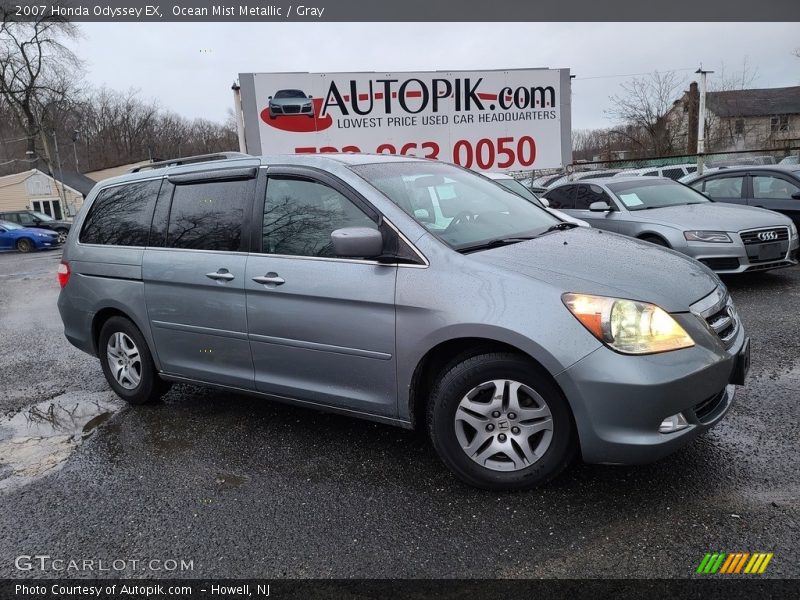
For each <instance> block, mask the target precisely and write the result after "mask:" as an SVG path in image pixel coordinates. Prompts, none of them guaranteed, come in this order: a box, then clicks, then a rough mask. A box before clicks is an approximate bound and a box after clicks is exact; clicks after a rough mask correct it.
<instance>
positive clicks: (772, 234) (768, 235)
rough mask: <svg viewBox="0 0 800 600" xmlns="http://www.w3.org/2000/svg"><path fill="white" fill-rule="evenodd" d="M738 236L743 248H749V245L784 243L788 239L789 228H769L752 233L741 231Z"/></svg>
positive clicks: (755, 230)
mask: <svg viewBox="0 0 800 600" xmlns="http://www.w3.org/2000/svg"><path fill="white" fill-rule="evenodd" d="M739 235H740V236H741V238H742V242H743V243H744V245H745V246H750V245H751V244H770V243H774V242H785V241H787V240H788V239H789V228H788V227H770V228H767V229H754V230H752V231H742V232H740V233H739Z"/></svg>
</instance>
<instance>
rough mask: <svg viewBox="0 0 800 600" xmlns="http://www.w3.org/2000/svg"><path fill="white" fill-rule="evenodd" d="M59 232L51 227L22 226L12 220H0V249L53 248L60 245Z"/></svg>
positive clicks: (24, 250) (26, 250)
mask: <svg viewBox="0 0 800 600" xmlns="http://www.w3.org/2000/svg"><path fill="white" fill-rule="evenodd" d="M60 245H61V244H60V243H59V241H58V233H56V232H55V231H50V230H49V229H38V228H36V227H22V226H20V225H17V224H16V223H12V222H10V221H0V251H3V250H17V251H19V252H30V251H31V250H51V249H53V248H57V247H59V246H60Z"/></svg>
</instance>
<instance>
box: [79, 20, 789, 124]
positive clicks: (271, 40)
mask: <svg viewBox="0 0 800 600" xmlns="http://www.w3.org/2000/svg"><path fill="white" fill-rule="evenodd" d="M81 29H82V31H83V34H84V38H83V39H82V40H81V41H80V42H79V43H78V44H77V46H76V51H77V53H78V55H79V56H80V57H81V58H83V59H84V60H85V61H86V63H87V68H88V75H87V81H88V83H89V84H90V85H96V86H100V85H107V86H108V87H110V88H114V89H119V90H124V89H128V88H131V87H133V88H138V89H139V90H141V93H142V96H143V97H145V98H152V99H156V100H157V101H158V102H159V104H160V105H161V106H162V107H164V108H167V109H170V110H174V111H176V112H178V113H180V114H182V115H184V116H186V117H205V118H208V119H212V120H223V119H225V118H226V115H227V112H228V109H229V108H230V107H231V106H232V99H231V91H230V86H231V83H232V82H233V81H234V79H236V76H237V74H238V73H240V72H242V73H246V72H272V71H311V72H320V71H322V72H325V71H385V72H391V71H430V70H448V69H466V70H469V69H506V68H525V67H551V68H557V67H568V68H570V69H571V70H572V73H573V74H574V75H575V76H576V79H575V80H574V82H573V105H572V110H573V127H574V128H589V127H608V126H610V125H611V124H612V123H611V121H610V120H609V119H608V117H607V116H606V115H605V114H604V110H605V109H607V108H608V105H609V102H608V98H609V96H610V95H612V94H614V93H618V92H619V86H620V84H621V83H623V82H624V81H626V79H630V77H622V75H631V74H640V73H647V72H652V71H653V70H660V71H670V70H674V71H678V74H679V75H680V76H681V77H685V79H686V83H687V85H688V82H689V81H690V80H691V79H692V77H693V76H694V75H693V71H694V70H695V69H696V68H697V67H698V66H699V64H700V63H701V62H702V63H703V66H704V67H706V68H711V69H716V70H720V69H721V68H722V67H723V66H724V67H725V69H726V71H727V72H728V73H733V72H736V71H741V67H742V62H743V61H744V60H745V59H747V61H748V63H749V64H750V65H751V66H752V67H753V68H754V69H756V70H757V76H756V78H755V80H754V82H753V87H781V86H790V85H800V59H798V58H796V57H795V56H793V54H792V51H793V49H795V48H797V47H800V29H798V26H797V23H711V24H709V23H497V24H493V23H492V24H489V23H487V24H484V23H367V24H361V23H312V24H305V23H285V24H282V23H277V24H276V23H258V24H249V23H248V24H219V23H208V24H184V23H164V24H122V23H84V24H81ZM201 50H202V51H203V52H201ZM711 77H712V78H713V77H714V75H712V76H711ZM711 82H712V83H713V80H711Z"/></svg>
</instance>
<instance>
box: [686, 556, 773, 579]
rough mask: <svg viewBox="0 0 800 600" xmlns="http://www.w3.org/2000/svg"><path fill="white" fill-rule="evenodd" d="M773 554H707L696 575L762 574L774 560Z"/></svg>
mask: <svg viewBox="0 0 800 600" xmlns="http://www.w3.org/2000/svg"><path fill="white" fill-rule="evenodd" d="M772 556H773V554H772V552H754V553H752V554H751V553H750V552H731V553H727V554H726V553H725V552H713V553H711V552H707V553H706V555H705V556H704V557H703V560H701V561H700V566H698V567H697V571H696V573H698V574H701V575H714V574H715V573H721V574H724V575H739V574H742V573H745V574H752V575H755V574H761V573H763V572H764V571H766V569H767V565H768V564H769V562H770V561H771V560H772Z"/></svg>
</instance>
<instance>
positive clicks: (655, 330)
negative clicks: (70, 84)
mask: <svg viewBox="0 0 800 600" xmlns="http://www.w3.org/2000/svg"><path fill="white" fill-rule="evenodd" d="M215 158H218V159H220V158H221V160H211V159H208V160H205V159H201V160H195V161H172V162H170V163H167V164H162V165H159V164H156V165H152V166H151V168H149V169H143V170H139V171H138V172H135V173H130V174H128V175H125V176H123V177H119V178H115V179H110V180H107V181H104V182H102V183H100V184H98V185H97V186H96V187H95V189H94V190H93V191H92V193H91V194H90V195H89V197H88V198H87V200H86V202H85V203H84V205H83V207H82V208H81V211H80V214H79V215H78V216H77V218H76V219H75V224H74V226H73V227H72V230H71V232H70V235H69V238H68V240H67V243H66V246H65V249H64V255H63V261H62V263H61V265H60V267H59V282H60V284H61V287H62V290H61V294H60V296H59V301H58V306H59V310H60V313H61V317H62V319H63V322H64V331H65V334H66V337H67V338H68V340H69V341H70V342H71V343H73V344H74V345H75V346H77V347H78V348H80V349H82V350H84V351H86V352H89V353H91V354H93V355H95V356H98V357H99V358H100V361H101V364H102V367H103V371H104V373H105V376H106V378H107V380H108V383H109V385H110V386H111V387H112V389H113V390H114V391H115V392H116V393H117V394H118V395H119V396H120V397H122V398H123V399H125V400H127V401H128V402H130V403H132V404H142V403H146V402H149V401H154V400H156V399H158V398H159V397H160V395H162V394H163V393H164V392H165V391H166V390H167V388H168V386H169V385H170V384H171V383H172V382H185V383H191V384H199V385H210V386H214V387H217V388H221V389H223V390H230V391H233V392H241V393H248V394H255V395H259V396H263V397H265V398H271V399H277V400H280V401H285V402H290V403H295V404H299V405H302V406H307V407H312V408H318V409H324V410H330V411H336V412H340V413H345V414H349V415H353V416H358V417H364V418H368V419H374V420H378V421H382V422H384V423H390V424H394V425H399V426H402V427H410V428H411V427H422V428H426V429H427V431H428V432H429V434H430V437H431V439H432V441H433V445H434V447H435V449H436V450H437V452H438V454H439V456H440V457H441V458H442V460H443V461H444V463H445V464H446V465H447V466H448V467H449V468H450V469H451V470H452V471H453V472H454V473H455V474H456V475H457V476H459V477H460V478H461V479H462V480H464V481H466V482H467V483H469V484H472V485H475V486H479V487H483V488H490V489H521V488H529V487H532V486H534V485H537V484H541V483H543V482H546V481H548V480H550V479H552V478H553V477H554V476H556V475H557V474H558V473H559V472H560V471H561V470H562V469H564V468H565V467H566V466H567V465H568V464H569V463H570V461H571V460H572V459H573V458H574V457H575V456H577V455H580V456H581V457H582V458H583V460H585V461H587V462H592V463H615V464H620V463H628V464H630V463H641V462H647V461H652V460H654V459H657V458H659V457H661V456H664V455H666V454H668V453H670V452H672V451H674V450H675V449H677V448H678V447H680V446H682V445H683V444H685V443H686V442H688V441H689V440H691V439H693V438H694V437H696V436H697V435H698V434H699V433H701V432H702V431H704V430H706V429H708V428H709V427H711V426H712V425H714V424H715V423H717V422H718V421H719V420H720V419H722V418H723V416H724V415H725V413H726V412H727V411H728V409H729V408H730V406H731V404H732V402H733V399H734V393H735V386H736V385H741V384H743V383H744V379H745V375H746V373H747V369H748V366H749V342H748V339H747V337H746V335H745V331H744V328H743V327H742V324H741V322H740V319H739V317H738V315H737V313H736V310H735V308H734V306H733V303H732V301H731V298H730V296H729V295H728V292H727V290H726V288H725V286H724V285H723V284H722V283H721V282H720V280H719V279H718V278H717V276H716V275H714V273H713V272H711V271H710V270H709V269H708V268H706V267H704V266H703V265H701V264H699V263H697V262H695V261H692V260H690V259H687V258H685V257H683V256H682V255H680V254H678V253H676V252H673V251H671V250H665V249H662V248H659V247H657V246H654V245H653V244H649V243H646V242H641V241H637V240H632V239H627V238H624V237H621V236H618V235H615V234H613V233H609V232H604V231H598V230H593V229H587V228H582V227H575V225H574V224H572V223H566V222H564V221H561V220H559V219H558V218H557V217H555V216H553V215H551V214H550V213H548V212H547V211H546V210H543V209H542V208H540V207H538V206H535V205H533V204H531V203H530V202H528V201H526V200H524V199H523V198H521V197H520V196H518V195H516V194H514V193H512V192H509V191H507V190H504V189H503V188H502V187H500V186H498V185H496V184H495V183H493V182H491V181H489V180H487V179H485V178H483V177H481V176H479V175H476V174H474V173H471V172H469V171H467V170H464V169H461V168H459V167H455V166H453V165H449V164H445V163H441V162H436V161H428V160H422V159H416V158H407V157H396V156H384V155H359V154H341V155H320V156H312V155H297V156H272V157H269V156H268V157H262V158H255V157H247V156H225V157H219V156H218V157H215ZM182 162H188V163H189V164H181V163H182ZM433 197H435V198H437V206H436V207H435V210H434V207H432V206H431V202H432V201H431V198H433Z"/></svg>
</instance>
